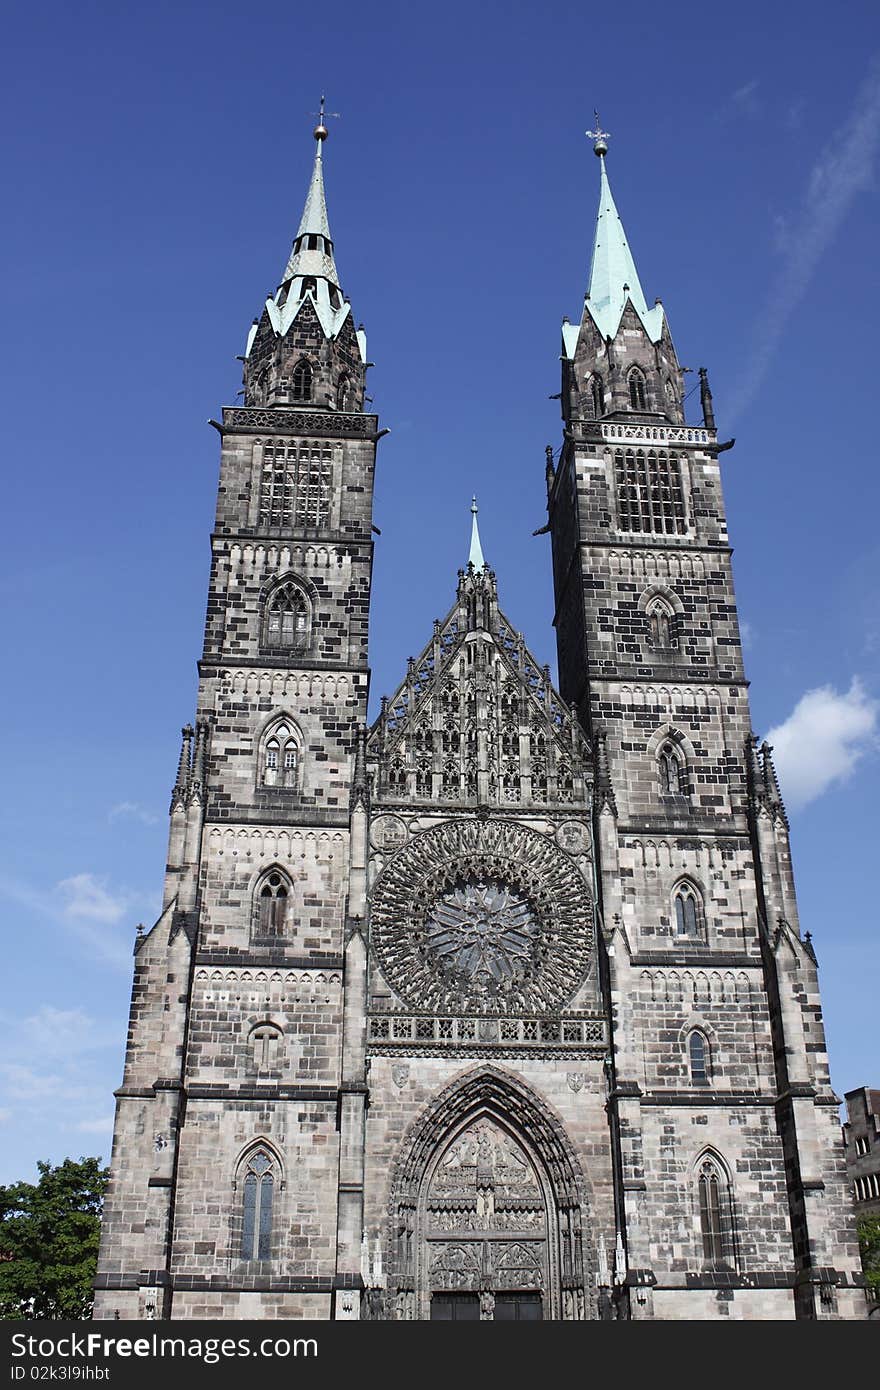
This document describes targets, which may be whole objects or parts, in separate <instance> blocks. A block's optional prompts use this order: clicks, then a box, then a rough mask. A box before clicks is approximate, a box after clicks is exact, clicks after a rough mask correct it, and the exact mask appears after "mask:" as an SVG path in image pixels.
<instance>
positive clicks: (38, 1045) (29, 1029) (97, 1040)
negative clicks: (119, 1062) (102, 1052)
mask: <svg viewBox="0 0 880 1390" xmlns="http://www.w3.org/2000/svg"><path fill="white" fill-rule="evenodd" d="M21 1040H22V1043H23V1044H24V1046H25V1049H26V1051H27V1053H28V1055H29V1056H32V1055H34V1053H35V1051H36V1052H37V1053H40V1054H42V1056H43V1057H65V1058H71V1057H74V1056H76V1055H77V1054H79V1053H82V1052H88V1051H90V1050H91V1049H92V1048H95V1047H103V1046H106V1044H107V1042H108V1041H109V1039H106V1038H104V1037H102V1036H100V1034H99V1033H98V1030H97V1027H96V1024H95V1020H94V1019H93V1018H91V1017H90V1015H89V1014H87V1013H85V1012H84V1011H83V1010H82V1009H56V1008H54V1007H53V1005H52V1004H43V1005H42V1006H41V1007H40V1008H39V1009H38V1010H37V1012H36V1013H35V1014H31V1015H30V1016H29V1017H28V1018H26V1019H25V1020H24V1021H23V1023H22V1025H21Z"/></svg>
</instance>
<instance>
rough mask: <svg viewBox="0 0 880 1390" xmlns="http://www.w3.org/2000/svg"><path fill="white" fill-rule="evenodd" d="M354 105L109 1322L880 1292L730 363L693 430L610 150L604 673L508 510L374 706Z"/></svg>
mask: <svg viewBox="0 0 880 1390" xmlns="http://www.w3.org/2000/svg"><path fill="white" fill-rule="evenodd" d="M326 135H327V131H326V128H325V127H324V124H323V120H321V122H320V123H319V125H318V127H317V129H316V130H315V139H316V150H315V162H314V171H313V173H312V177H311V183H310V186H309V189H308V194H307V197H306V202H305V208H304V211H303V215H302V220H301V222H300V226H299V230H298V232H297V235H296V238H295V240H294V243H293V248H292V251H291V254H290V258H289V260H288V262H287V266H286V269H285V271H284V274H283V276H282V279H281V284H280V286H279V288H278V291H277V293H276V294H275V296H274V297H273V298H271V299H269V300H268V301H267V302H266V304H265V307H264V308H263V310H262V313H261V315H260V318H259V319H258V320H256V321H255V322H254V325H253V327H252V329H251V332H250V335H249V338H248V342H247V349H246V354H245V357H244V401H243V404H241V405H236V406H233V407H228V408H225V409H224V410H223V415H222V420H221V421H219V422H216V421H215V422H212V423H214V424H215V426H216V429H217V432H218V434H219V436H220V446H221V453H220V482H219V492H218V503H217V517H216V525H215V528H214V532H213V536H212V542H211V544H212V564H211V577H210V590H209V596H208V611H207V623H206V629H205V643H204V650H203V653H202V659H201V662H200V665H199V672H200V683H199V695H198V707H197V711H196V717H195V722H194V724H193V725H192V726H187V727H186V728H185V729H184V730H183V744H182V748H181V753H180V761H179V765H178V770H177V778H176V781H175V783H174V789H173V793H172V798H171V827H170V837H169V848H168V864H167V869H166V878H165V894H164V904H163V910H162V914H161V916H160V917H159V920H158V921H157V922H156V924H155V926H154V927H153V928H152V930H151V931H149V932H147V933H146V934H141V935H139V937H138V940H137V944H136V947H135V974H134V988H133V995H132V1005H131V1021H130V1028H129V1033H128V1050H127V1054H126V1060H125V1073H124V1079H123V1083H122V1086H121V1087H120V1089H119V1090H118V1091H117V1093H116V1094H117V1112H116V1128H115V1135H114V1141H113V1154H112V1161H111V1167H112V1182H111V1186H110V1191H109V1195H108V1198H107V1203H106V1210H105V1216H104V1226H103V1239H102V1244H101V1251H100V1258H99V1266H98V1276H97V1293H96V1303H95V1316H96V1317H100V1318H112V1317H115V1316H119V1317H123V1318H131V1317H170V1318H191V1319H196V1318H221V1317H222V1318H294V1319H300V1318H349V1319H350V1318H375V1319H430V1318H439V1319H454V1320H470V1319H495V1320H502V1319H523V1320H529V1319H539V1318H546V1319H551V1318H552V1319H599V1318H660V1319H695V1318H701V1319H703V1318H714V1317H719V1316H721V1317H728V1318H735V1319H750V1318H777V1319H781V1318H845V1317H856V1316H861V1315H862V1313H863V1309H864V1298H863V1294H862V1291H861V1288H860V1287H859V1285H860V1283H861V1276H860V1273H859V1259H858V1250H857V1245H856V1240H855V1234H854V1225H853V1215H852V1210H851V1203H850V1195H849V1190H848V1186H847V1182H846V1172H845V1166H844V1155H843V1150H842V1146H841V1141H840V1126H839V1118H838V1106H839V1101H838V1099H837V1097H836V1096H835V1095H834V1093H833V1091H832V1090H831V1087H830V1083H829V1075H828V1063H827V1057H826V1050H825V1042H824V1032H823V1025H822V1016H821V1011H820V1004H819V992H818V985H817V971H816V961H815V957H814V955H813V951H812V949H811V946H810V941H809V937H806V938H802V937H801V935H800V932H799V928H798V916H797V907H796V904H795V893H794V885H793V880H792V870H791V859H790V853H789V830H788V822H787V819H786V813H785V808H784V806H783V802H782V798H781V796H780V790H779V786H778V783H777V779H776V774H775V771H774V767H773V762H772V757H771V750H770V748H769V747H768V746H767V745H766V744H762V743H761V742H760V741H759V739H758V738H756V736H755V734H754V733H753V731H752V725H751V720H750V716H749V704H748V695H747V686H746V680H745V676H744V673H743V664H742V651H741V645H740V637H739V630H738V624H737V613H736V605H735V600H734V593H733V583H732V577H731V560H730V557H731V551H730V545H729V541H728V535H727V528H726V522H725V514H724V502H723V498H722V490H721V469H720V455H721V454H722V453H723V452H724V451H725V450H726V449H727V448H729V444H727V443H724V442H719V438H718V435H717V434H716V430H715V421H714V417H713V410H712V399H711V395H710V391H709V385H708V379H707V377H706V374H705V372H701V374H700V389H701V399H702V415H703V423H702V424H700V425H699V426H695V425H688V424H687V423H686V421H685V414H684V407H683V397H684V377H683V373H682V368H681V367H680V365H679V361H678V357H677V355H676V351H675V348H674V346H673V342H672V338H671V336H670V330H669V325H668V321H667V318H666V312H665V309H664V307H663V305H662V304H661V303H660V301H659V300H657V301H655V302H654V304H653V305H652V306H650V307H649V305H648V302H647V300H646V298H645V296H644V294H643V292H642V288H641V285H640V282H639V276H638V273H637V271H636V266H635V263H634V260H633V257H632V254H631V251H630V248H629V246H628V243H627V240H626V237H625V234H624V230H623V226H622V223H621V220H620V217H619V215H618V212H617V209H616V207H615V203H614V200H613V198H612V194H611V190H610V186H609V183H608V177H607V173H606V168H605V162H606V161H605V156H606V153H607V146H606V139H605V137H604V136H603V135H602V133H601V132H600V131H599V130H598V127H597V130H596V131H595V132H593V133H592V135H593V139H594V144H595V152H596V154H597V155H598V157H599V163H598V168H599V177H600V195H599V210H598V216H597V221H596V228H595V242H594V250H593V259H592V265H591V269H590V277H589V284H588V288H587V293H586V296H585V299H584V307H583V313H582V315H581V316H580V319H579V321H577V322H569V321H568V320H565V321H564V322H563V326H562V353H561V363H562V395H561V401H562V415H563V425H564V428H563V441H562V447H561V451H560V453H559V455H558V461H556V462H554V452H553V451H552V450H550V449H548V451H547V463H546V483H547V505H548V526H547V529H548V530H549V533H550V537H551V540H552V553H553V577H554V586H555V604H556V613H555V617H554V619H553V621H554V624H555V627H556V632H557V641H558V657H559V660H558V668H559V688H558V690H557V689H556V688H555V687H554V685H553V683H552V681H551V676H550V671H549V668H548V667H546V666H543V667H542V666H541V665H539V663H538V662H537V661H536V660H535V659H534V658H533V657H532V655H531V654H530V652H529V650H528V648H527V646H526V644H525V642H524V640H523V637H522V634H521V633H520V632H518V631H517V628H516V625H515V621H514V620H512V619H510V618H508V617H507V615H506V614H505V612H504V610H503V608H502V606H501V603H502V595H501V593H500V592H499V586H498V583H497V581H496V576H495V574H494V573H493V571H492V570H491V569H490V568H489V567H488V565H487V564H486V563H485V561H484V558H483V554H482V551H481V548H480V538H479V533H478V530H477V519H476V511H475V510H474V516H473V524H472V540H471V551H470V559H469V562H468V564H467V566H466V567H465V568H464V569H462V570H460V571H459V572H458V578H457V584H454V583H450V608H449V611H448V613H447V614H446V616H445V617H444V618H443V619H442V620H441V621H435V622H434V623H433V627H432V626H431V623H430V620H428V621H426V626H425V645H424V648H423V650H422V651H421V652H420V654H419V656H418V657H417V658H415V659H413V660H410V661H409V662H408V663H407V664H406V669H405V670H402V672H401V681H400V685H399V687H398V689H397V690H396V692H395V694H394V695H393V697H391V698H390V699H387V700H383V701H382V704H381V710H380V712H379V714H378V717H377V718H376V720H375V722H374V723H373V724H371V725H369V724H368V723H367V695H368V688H369V680H370V672H369V666H368V652H367V639H368V625H369V617H370V580H371V570H372V560H373V532H374V529H375V528H374V527H373V525H372V495H373V476H374V467H375V459H376V446H377V442H378V440H379V439H380V438H381V437H382V433H383V431H382V430H380V428H379V421H378V419H377V417H376V416H375V415H373V414H371V413H370V412H369V409H368V408H367V404H366V398H365V394H364V390H365V377H366V370H367V367H368V366H369V362H368V361H367V349H366V339H365V335H364V332H363V329H362V328H360V327H356V326H355V317H354V313H353V310H352V307H351V304H350V303H349V300H348V298H347V297H346V296H345V295H344V294H343V291H342V288H341V285H340V282H339V277H338V274H337V270H336V262H335V246H334V242H333V240H332V237H331V234H330V225H329V221H328V216H327V208H326V203H325V197H324V182H323V164H322V156H323V148H324V141H325V138H326ZM575 288H576V287H574V286H573V289H575ZM452 569H453V565H452V564H451V565H450V572H451V573H452ZM502 578H503V576H502ZM549 616H550V615H549V614H548V618H549ZM390 618H391V615H390V614H380V615H379V621H388V620H389V619H390ZM402 664H403V663H402Z"/></svg>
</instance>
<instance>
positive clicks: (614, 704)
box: [547, 121, 861, 1318]
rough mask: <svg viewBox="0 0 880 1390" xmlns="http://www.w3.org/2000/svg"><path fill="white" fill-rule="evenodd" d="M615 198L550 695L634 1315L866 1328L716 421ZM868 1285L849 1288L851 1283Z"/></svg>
mask: <svg viewBox="0 0 880 1390" xmlns="http://www.w3.org/2000/svg"><path fill="white" fill-rule="evenodd" d="M591 134H592V137H593V139H594V148H595V153H596V155H597V157H598V160H599V169H600V193H599V212H598V217H597V222H596V229H595V239H594V245H593V257H592V264H591V267H590V275H589V283H588V287H587V292H586V296H585V299H584V308H583V313H582V316H581V319H580V323H579V324H572V323H569V322H568V320H565V321H564V322H563V327H562V355H561V361H562V396H561V400H562V411H563V421H564V438H563V445H562V450H561V453H560V458H559V465H558V467H557V468H556V469H555V471H554V470H553V467H552V462H551V463H550V466H549V467H548V477H547V482H548V505H549V516H550V531H551V535H552V543H553V573H554V589H555V598H556V619H555V622H556V629H557V644H558V659H559V680H560V692H561V694H562V696H563V698H564V699H565V700H566V701H567V702H568V703H569V704H570V705H571V706H572V707H573V708H575V709H576V710H577V711H578V714H579V717H580V720H581V724H582V727H583V728H584V730H585V732H586V734H587V736H588V738H589V739H590V743H591V746H592V748H593V750H594V758H595V762H594V766H595V770H596V776H595V785H594V827H595V836H596V860H597V871H598V872H597V886H598V896H599V911H600V914H601V922H602V937H603V943H604V950H603V953H602V954H603V960H604V965H605V970H606V975H605V980H606V987H607V990H608V1002H609V1009H610V1022H611V1028H612V1033H613V1049H612V1054H611V1071H610V1091H609V1103H608V1104H609V1118H610V1121H611V1126H612V1131H613V1133H614V1137H615V1149H616V1163H617V1170H616V1177H617V1184H618V1219H619V1222H620V1227H621V1232H622V1235H623V1240H624V1245H625V1249H626V1260H627V1270H628V1272H627V1279H626V1283H627V1287H628V1288H629V1291H630V1292H629V1298H628V1304H629V1309H630V1315H631V1316H633V1317H660V1318H670V1317H685V1318H695V1317H700V1318H705V1317H712V1316H716V1315H718V1314H721V1315H729V1316H732V1317H745V1318H754V1317H788V1316H798V1317H806V1318H820V1317H846V1316H858V1315H859V1313H860V1310H861V1294H860V1293H859V1292H858V1291H857V1290H856V1289H855V1288H854V1287H853V1285H854V1282H857V1281H858V1280H859V1279H860V1277H861V1276H860V1273H859V1272H858V1271H859V1265H858V1260H857V1257H856V1248H855V1243H854V1235H853V1228H852V1214H851V1207H850V1200H849V1193H848V1190H847V1187H846V1183H845V1173H844V1169H843V1167H842V1159H841V1153H840V1145H839V1139H838V1126H839V1119H838V1109H839V1100H838V1098H837V1097H836V1096H835V1095H834V1093H833V1091H832V1090H831V1087H830V1082H829V1074H828V1060H827V1054H826V1048H825V1039H824V1030H823V1026H822V1017H821V1011H820V1007H819V994H818V982H817V967H816V959H815V956H814V953H813V950H812V947H811V945H810V940H809V937H807V938H806V939H803V938H802V937H801V935H800V930H799V927H798V916H797V906H796V902H795V893H794V883H793V878H792V869H791V856H790V851H789V839H788V821H787V819H786V814H785V809H784V806H783V803H782V798H781V795H780V791H779V785H778V783H777V779H776V773H775V770H774V767H773V760H772V750H771V749H770V748H769V747H768V746H767V744H766V743H764V744H760V743H759V740H758V739H757V738H756V737H755V735H754V733H753V731H752V726H751V718H750V714H749V705H748V695H747V683H746V680H745V676H744V672H743V664H742V650H741V645H740V634H739V627H738V622H737V612H736V603H735V599H734V593H733V580H732V572H731V549H730V545H729V541H728V534H727V523H726V519H725V513H724V502H723V497H722V488H721V469H720V458H721V455H722V454H724V453H725V452H726V451H727V450H728V449H729V448H730V447H731V445H732V443H733V441H732V440H731V441H729V442H727V443H721V442H719V440H718V436H717V433H716V429H715V418H714V412H713V405H712V397H711V393H710V390H709V383H708V377H707V374H706V372H705V370H702V369H701V370H700V373H699V385H700V399H701V404H702V414H703V422H702V425H701V426H699V427H693V426H689V425H687V423H686V421H685V415H684V409H683V400H684V376H683V370H682V368H681V366H680V365H679V361H678V358H677V355H676V352H675V348H674V346H673V343H672V338H671V336H670V331H669V324H668V321H667V318H666V314H665V310H664V308H663V305H662V304H661V302H660V301H659V300H655V302H654V304H653V305H652V306H651V307H650V308H649V307H648V303H647V300H646V298H645V295H644V293H643V291H642V287H641V283H640V280H639V275H638V272H637V270H636V266H635V262H634V259H633V255H632V252H631V250H630V247H629V245H628V243H627V239H626V235H625V233H624V229H623V224H622V222H621V219H620V216H619V214H618V212H617V208H616V206H615V203H614V199H613V197H612V193H611V188H610V185H609V182H608V174H607V170H606V166H605V159H606V154H607V136H606V135H605V134H604V133H603V132H602V131H601V130H600V129H599V126H598V121H597V126H596V130H595V131H594V132H591ZM854 1276H855V1281H854Z"/></svg>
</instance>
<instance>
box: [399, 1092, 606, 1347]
mask: <svg viewBox="0 0 880 1390" xmlns="http://www.w3.org/2000/svg"><path fill="white" fill-rule="evenodd" d="M389 1216H390V1249H389V1269H390V1277H389V1283H388V1292H389V1299H390V1304H391V1306H390V1308H389V1316H391V1317H394V1318H402V1319H410V1318H416V1319H424V1320H427V1319H430V1318H431V1316H432V1305H433V1307H434V1315H435V1316H449V1314H448V1312H447V1313H445V1314H443V1313H438V1305H440V1304H448V1303H449V1302H450V1301H454V1300H455V1299H460V1298H463V1299H466V1300H467V1299H470V1300H472V1299H473V1298H474V1296H475V1295H481V1296H482V1302H483V1307H484V1310H485V1311H484V1314H483V1316H484V1317H486V1316H492V1310H493V1309H494V1307H495V1304H496V1300H499V1301H500V1300H503V1301H505V1302H507V1303H508V1304H509V1303H511V1302H517V1301H518V1302H519V1303H521V1304H523V1305H528V1308H529V1315H530V1316H531V1317H532V1318H552V1319H564V1320H578V1319H583V1318H591V1317H595V1316H596V1309H595V1306H594V1302H593V1300H594V1298H595V1278H594V1277H593V1276H594V1271H595V1259H594V1255H593V1249H592V1242H591V1240H590V1223H589V1213H588V1211H587V1209H586V1187H585V1183H584V1178H583V1174H582V1172H581V1170H580V1167H579V1164H578V1161H577V1158H576V1157H575V1154H574V1151H573V1149H572V1147H571V1145H570V1143H569V1141H568V1138H567V1137H566V1135H565V1132H564V1130H563V1128H562V1125H561V1124H560V1122H559V1121H558V1120H557V1119H556V1117H555V1116H554V1115H553V1114H552V1113H551V1112H550V1110H549V1108H548V1107H547V1106H546V1105H545V1104H544V1103H543V1102H542V1101H540V1100H539V1099H538V1097H537V1096H535V1095H534V1094H533V1093H532V1092H531V1091H529V1090H528V1089H527V1088H526V1087H525V1086H524V1085H523V1084H522V1083H521V1082H520V1081H519V1080H517V1079H515V1078H514V1077H512V1076H509V1075H507V1074H506V1073H504V1072H502V1071H499V1070H496V1069H495V1068H487V1069H485V1070H483V1071H480V1072H478V1073H474V1074H471V1075H470V1076H468V1077H465V1078H464V1079H463V1080H462V1081H460V1082H458V1083H457V1084H455V1085H453V1086H450V1087H449V1088H448V1089H447V1090H445V1091H443V1092H442V1093H441V1094H440V1096H439V1097H438V1098H437V1100H436V1101H435V1102H434V1104H432V1105H431V1106H430V1107H429V1109H428V1110H427V1111H426V1112H425V1113H424V1114H423V1115H422V1116H421V1117H420V1119H418V1120H417V1121H416V1122H415V1124H414V1126H413V1127H412V1129H411V1130H410V1131H409V1133H408V1134H407V1135H406V1137H405V1139H404V1143H403V1146H402V1149H401V1158H400V1160H399V1162H398V1165H397V1168H396V1171H395V1175H394V1181H393V1187H392V1201H391V1210H390V1213H389Z"/></svg>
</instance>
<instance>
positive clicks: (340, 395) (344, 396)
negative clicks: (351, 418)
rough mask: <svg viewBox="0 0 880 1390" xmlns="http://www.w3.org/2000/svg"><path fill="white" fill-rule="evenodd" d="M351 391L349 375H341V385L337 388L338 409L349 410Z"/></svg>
mask: <svg viewBox="0 0 880 1390" xmlns="http://www.w3.org/2000/svg"><path fill="white" fill-rule="evenodd" d="M349 391H350V385H349V380H348V377H347V376H341V377H340V378H339V385H338V386H337V388H336V409H337V410H348V397H349Z"/></svg>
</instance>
